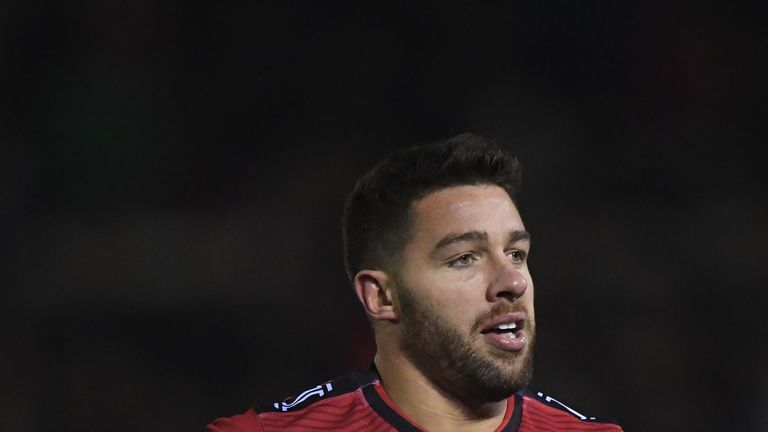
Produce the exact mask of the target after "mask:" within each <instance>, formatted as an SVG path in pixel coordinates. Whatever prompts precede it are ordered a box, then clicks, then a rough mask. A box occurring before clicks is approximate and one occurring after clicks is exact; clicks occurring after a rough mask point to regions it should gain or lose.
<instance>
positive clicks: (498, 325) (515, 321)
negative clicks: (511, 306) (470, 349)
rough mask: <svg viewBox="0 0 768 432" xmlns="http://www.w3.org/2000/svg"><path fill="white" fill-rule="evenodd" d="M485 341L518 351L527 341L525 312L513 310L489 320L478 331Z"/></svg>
mask: <svg viewBox="0 0 768 432" xmlns="http://www.w3.org/2000/svg"><path fill="white" fill-rule="evenodd" d="M480 333H481V334H482V335H483V338H484V339H485V341H486V342H487V343H489V344H491V345H493V346H494V347H496V348H498V349H501V350H504V351H520V350H522V349H523V348H525V345H526V343H527V340H526V337H525V313H523V312H513V313H508V314H504V315H502V316H500V317H497V318H495V319H493V320H491V321H490V322H489V323H488V324H486V325H485V326H484V327H483V329H482V330H481V331H480Z"/></svg>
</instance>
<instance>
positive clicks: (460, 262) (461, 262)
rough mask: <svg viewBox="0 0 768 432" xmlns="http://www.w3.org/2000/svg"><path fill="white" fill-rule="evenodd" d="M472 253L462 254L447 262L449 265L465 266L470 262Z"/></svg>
mask: <svg viewBox="0 0 768 432" xmlns="http://www.w3.org/2000/svg"><path fill="white" fill-rule="evenodd" d="M472 259H473V258H472V254H464V255H462V256H460V257H458V258H456V259H454V260H452V261H451V262H449V263H448V265H449V266H451V267H466V266H468V265H470V264H472Z"/></svg>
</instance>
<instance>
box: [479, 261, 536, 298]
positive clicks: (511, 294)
mask: <svg viewBox="0 0 768 432" xmlns="http://www.w3.org/2000/svg"><path fill="white" fill-rule="evenodd" d="M495 273H496V274H495V276H496V277H495V278H494V279H493V281H492V282H491V284H490V286H489V287H488V291H487V293H486V295H487V297H488V301H489V302H495V301H498V300H500V299H503V298H506V299H507V300H509V301H515V300H517V299H518V298H520V297H522V296H523V294H525V290H527V289H528V280H527V279H526V278H525V276H524V275H523V273H522V272H521V271H520V269H518V268H517V267H515V266H514V265H512V264H510V263H505V264H503V265H499V266H498V267H497V268H496V272H495Z"/></svg>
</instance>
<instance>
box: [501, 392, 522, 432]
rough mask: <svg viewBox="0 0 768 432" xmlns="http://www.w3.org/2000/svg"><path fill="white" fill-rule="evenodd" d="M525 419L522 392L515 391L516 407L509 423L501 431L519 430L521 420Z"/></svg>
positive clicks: (512, 431)
mask: <svg viewBox="0 0 768 432" xmlns="http://www.w3.org/2000/svg"><path fill="white" fill-rule="evenodd" d="M522 420H523V396H522V395H520V393H519V392H518V393H515V408H514V410H513V411H512V418H510V419H509V423H507V425H506V426H504V429H502V430H501V432H517V430H518V429H519V428H520V422H521V421H522Z"/></svg>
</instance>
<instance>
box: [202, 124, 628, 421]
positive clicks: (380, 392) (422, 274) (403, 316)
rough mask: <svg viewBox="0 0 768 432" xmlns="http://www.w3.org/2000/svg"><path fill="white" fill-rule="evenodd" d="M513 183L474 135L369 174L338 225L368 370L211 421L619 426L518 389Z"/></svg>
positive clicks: (520, 251)
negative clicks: (370, 348)
mask: <svg viewBox="0 0 768 432" xmlns="http://www.w3.org/2000/svg"><path fill="white" fill-rule="evenodd" d="M519 187H520V167H519V165H518V163H517V160H515V159H512V158H511V157H509V156H508V155H506V154H505V153H504V152H503V151H502V150H501V149H499V148H498V147H496V146H495V145H494V144H493V143H490V142H487V141H486V140H484V139H482V138H480V137H478V136H475V135H471V134H463V135H459V136H457V137H454V138H451V139H449V140H447V141H445V142H441V143H436V144H430V145H425V146H421V147H415V148H411V149H408V150H404V151H400V152H397V153H395V154H393V155H391V156H389V157H388V158H387V159H386V160H384V161H383V162H382V163H380V164H379V165H378V166H376V167H375V168H374V169H372V170H371V171H370V172H368V173H367V174H366V175H365V176H363V177H362V178H361V179H360V180H359V181H358V183H357V184H356V185H355V188H354V190H353V191H352V193H351V195H350V196H349V198H348V200H347V204H346V208H345V212H344V223H343V234H344V248H345V261H346V262H345V264H346V267H347V272H348V275H349V277H350V280H351V281H352V284H353V286H354V289H355V293H356V294H357V298H358V299H359V300H360V303H361V305H362V306H363V308H364V309H365V312H366V314H367V316H368V318H369V320H370V322H371V326H372V328H373V333H374V336H375V340H376V348H377V352H376V356H375V358H374V362H373V365H372V366H371V369H370V370H369V371H363V372H356V373H352V374H349V375H346V376H344V377H341V378H338V379H335V380H332V381H328V382H326V383H323V384H321V385H318V386H316V387H313V388H311V389H308V390H307V391H305V392H303V393H301V394H299V395H297V396H296V397H293V398H289V399H286V400H285V401H284V402H280V403H274V404H273V405H271V406H268V407H266V408H262V409H259V410H256V409H252V410H249V411H248V412H246V413H245V414H241V415H239V416H235V417H232V418H225V419H218V420H216V421H215V422H214V423H213V424H211V425H209V427H208V428H209V431H210V432H234V431H243V432H245V431H278V430H280V431H303V430H328V431H521V432H524V431H553V430H568V431H621V428H620V427H619V426H618V425H616V424H614V423H611V422H605V421H598V420H596V419H595V418H593V417H590V418H587V417H586V416H583V415H581V414H579V413H578V412H576V411H574V410H572V409H570V408H568V407H566V406H565V405H562V404H560V403H559V402H558V401H556V400H555V399H552V398H550V397H548V396H544V395H543V394H541V393H532V392H530V391H528V390H527V389H526V386H527V385H528V382H529V381H530V379H531V374H532V356H533V346H534V341H535V336H536V320H535V314H534V307H533V280H532V278H531V275H530V273H529V271H528V255H529V253H530V248H531V244H530V242H531V240H530V235H529V234H528V232H527V231H526V230H525V226H524V225H523V221H522V219H521V217H520V213H519V212H518V209H517V205H516V204H515V201H514V197H515V194H516V192H517V191H518V190H519Z"/></svg>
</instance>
